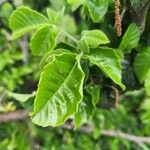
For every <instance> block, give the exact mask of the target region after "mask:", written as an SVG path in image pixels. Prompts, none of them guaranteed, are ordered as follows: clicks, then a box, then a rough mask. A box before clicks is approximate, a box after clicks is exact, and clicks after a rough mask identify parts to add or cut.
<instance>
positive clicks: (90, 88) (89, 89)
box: [86, 84, 101, 106]
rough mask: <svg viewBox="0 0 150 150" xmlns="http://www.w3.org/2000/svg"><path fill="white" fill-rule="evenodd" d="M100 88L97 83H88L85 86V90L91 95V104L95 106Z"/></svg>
mask: <svg viewBox="0 0 150 150" xmlns="http://www.w3.org/2000/svg"><path fill="white" fill-rule="evenodd" d="M100 89H101V87H100V86H98V85H94V84H93V85H92V84H91V85H88V86H87V87H86V91H87V92H88V93H89V94H90V95H91V96H92V104H93V106H96V104H97V102H98V101H99V99H100Z"/></svg>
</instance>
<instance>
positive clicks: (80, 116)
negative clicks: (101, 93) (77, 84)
mask: <svg viewBox="0 0 150 150" xmlns="http://www.w3.org/2000/svg"><path fill="white" fill-rule="evenodd" d="M93 111H94V106H93V104H92V100H91V97H90V95H88V94H87V95H85V94H84V100H83V101H82V102H81V103H80V105H79V108H78V111H77V112H76V113H75V115H74V117H75V118H74V124H75V129H77V128H79V127H81V126H82V125H83V124H84V123H86V122H87V121H88V120H89V119H90V118H91V117H92V115H93Z"/></svg>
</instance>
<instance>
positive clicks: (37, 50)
mask: <svg viewBox="0 0 150 150" xmlns="http://www.w3.org/2000/svg"><path fill="white" fill-rule="evenodd" d="M58 34H59V29H58V28H56V27H51V26H45V27H43V28H40V29H39V30H38V31H37V32H36V33H35V34H34V35H33V37H32V39H31V43H30V47H31V50H32V54H33V55H37V56H42V55H44V54H45V53H46V52H48V51H51V50H52V49H53V48H54V47H55V46H56V39H57V37H58Z"/></svg>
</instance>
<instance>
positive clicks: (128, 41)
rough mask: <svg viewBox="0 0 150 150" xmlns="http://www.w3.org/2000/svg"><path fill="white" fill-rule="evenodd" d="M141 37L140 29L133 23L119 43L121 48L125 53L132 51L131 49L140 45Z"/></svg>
mask: <svg viewBox="0 0 150 150" xmlns="http://www.w3.org/2000/svg"><path fill="white" fill-rule="evenodd" d="M139 39H140V30H139V28H138V26H137V25H136V24H134V23H132V24H131V25H130V26H129V27H128V29H127V31H126V32H125V34H124V36H123V38H122V41H121V43H120V45H119V49H121V50H122V51H123V52H124V53H130V52H131V50H132V49H133V48H135V47H136V46H137V45H138V42H139Z"/></svg>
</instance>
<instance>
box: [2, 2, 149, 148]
mask: <svg viewBox="0 0 150 150" xmlns="http://www.w3.org/2000/svg"><path fill="white" fill-rule="evenodd" d="M143 2H144V3H142V4H141V3H140V1H138V0H136V1H135V0H131V1H130V3H131V5H129V1H123V2H122V4H123V6H124V7H125V8H126V7H127V8H128V9H125V10H126V12H125V14H124V17H123V21H122V36H121V37H118V36H117V34H116V31H115V28H114V23H115V17H114V9H115V3H114V1H113V0H101V1H100V0H95V1H90V0H88V1H86V0H76V1H74V0H68V1H64V0H49V1H48V0H47V1H46V0H43V1H41V0H37V1H35V0H32V1H31V0H30V1H29V0H18V1H17V0H14V1H4V2H0V81H1V82H0V113H1V114H3V113H7V112H13V111H16V110H18V109H21V110H22V109H23V110H26V111H28V112H32V110H33V102H34V98H35V94H36V92H35V91H36V90H37V85H38V81H39V78H40V67H39V62H40V59H41V58H40V57H37V56H35V55H39V56H42V55H43V54H44V53H45V52H47V47H46V46H45V47H44V45H42V39H43V36H42V37H41V36H37V34H41V35H43V33H45V34H44V35H45V36H46V34H48V33H49V30H50V31H52V32H50V33H51V34H50V35H47V36H46V38H47V39H46V40H45V43H46V45H47V46H48V48H49V49H53V48H54V47H55V46H56V43H55V40H53V38H54V37H57V32H58V31H57V29H56V28H52V29H50V28H49V27H48V26H49V25H45V26H44V28H42V29H38V31H40V30H41V32H36V33H33V34H34V38H33V37H32V35H33V34H32V30H31V31H30V33H28V34H26V35H24V36H22V37H21V38H20V39H16V40H12V31H11V29H13V30H18V29H19V27H20V28H22V26H23V24H20V22H19V21H18V22H17V20H18V19H16V20H15V19H12V21H14V22H13V25H10V26H9V18H10V16H11V14H12V13H13V11H14V10H15V9H16V8H17V7H19V6H22V5H25V6H29V7H30V8H32V10H33V9H34V10H37V11H38V12H40V13H41V14H43V15H45V16H46V9H47V8H49V10H47V12H48V14H49V16H48V17H49V19H50V20H51V22H52V23H56V24H57V21H60V23H59V27H60V28H61V29H63V30H64V31H65V32H67V34H69V35H71V37H70V36H68V35H67V36H66V33H65V34H61V35H60V36H59V38H58V39H57V43H59V44H58V45H57V47H58V48H62V47H63V48H64V47H66V49H68V48H69V49H71V50H72V52H74V50H75V48H74V46H73V45H74V39H72V38H75V39H80V40H79V42H78V44H77V47H78V50H81V51H83V53H84V54H85V56H87V57H88V59H89V60H90V61H91V62H92V63H93V64H94V65H93V64H92V63H90V64H89V62H88V61H87V60H84V61H82V62H81V67H82V69H83V71H84V74H85V79H84V85H85V86H84V99H83V101H82V102H81V103H80V105H79V109H78V111H77V113H76V114H75V119H74V122H73V121H72V119H69V120H68V121H67V122H66V124H65V125H63V126H61V127H57V128H52V127H45V128H42V127H39V126H37V125H35V124H33V123H32V122H31V119H30V118H28V119H25V120H23V121H14V122H7V123H1V125H0V149H2V150H6V149H8V150H15V149H17V150H30V149H33V150H51V149H52V150H53V149H54V150H55V149H56V150H57V149H58V150H59V149H62V150H63V149H64V150H66V149H68V150H70V149H81V150H82V149H83V150H86V149H87V150H95V149H97V150H99V149H102V150H105V149H106V150H108V149H111V150H117V149H118V150H119V149H127V150H131V149H133V150H134V149H135V150H148V149H150V145H149V144H144V143H138V144H137V143H134V142H131V141H129V140H125V139H121V138H115V137H108V136H105V135H103V134H102V133H103V130H113V131H115V130H119V131H122V132H125V133H129V134H133V135H136V136H149V135H150V119H149V118H150V102H149V101H150V59H149V57H150V48H149V38H150V32H149V31H150V28H149V21H150V12H149V11H148V9H147V11H146V14H144V11H142V10H146V7H144V6H145V5H144V4H147V2H148V1H143ZM64 6H65V12H64V16H63V18H62V19H61V18H59V17H61V15H58V18H57V17H56V18H51V14H54V13H55V12H53V11H51V9H53V10H56V11H57V12H58V11H60V14H62V13H63V11H64V10H63V9H62V8H63V7H64ZM147 6H148V5H147ZM124 7H123V8H122V10H123V9H124ZM20 8H21V7H20ZM137 8H138V9H137ZM148 8H149V7H148ZM23 11H26V10H23ZM130 11H131V12H132V14H131V17H129V12H130ZM133 12H134V13H133ZM27 13H28V12H25V14H27ZM137 13H139V14H141V15H139V16H141V18H139V19H138V22H137V21H136V20H135V18H137V17H138V16H136V15H137ZM29 15H30V14H29ZM53 16H55V14H54V15H53ZM145 16H146V19H145V20H144V17H145ZM34 17H35V16H34ZM31 20H32V21H34V22H36V23H37V22H38V21H40V20H39V18H38V16H37V18H36V19H33V18H31ZM43 20H44V22H45V24H46V23H47V19H45V18H44V17H43ZM43 20H42V21H41V22H43ZM133 22H134V23H136V24H137V25H138V26H137V25H135V24H134V23H133ZM31 25H32V24H31ZM144 27H145V30H144V31H143V28H144ZM10 28H11V29H10ZM93 29H94V31H91V30H93ZM139 29H140V30H139ZM83 30H84V32H83ZM89 30H90V31H89ZM97 30H98V31H97ZM99 30H101V31H99ZM96 31H97V32H96ZM19 32H20V31H19ZM19 32H18V33H17V32H16V33H15V34H14V32H13V36H14V38H17V37H19V36H20V35H21V34H22V35H23V33H21V32H20V33H19ZM22 32H24V33H25V30H23V31H22ZM105 34H106V35H105ZM31 37H32V38H31ZM52 37H53V38H52ZM35 39H36V40H35ZM102 39H103V40H102ZM37 40H38V41H40V42H41V43H40V42H37ZM29 41H31V43H30V45H29ZM49 41H51V42H49ZM61 41H63V43H62V42H61ZM66 43H69V44H66ZM99 44H100V45H101V46H100V47H99V48H97V49H96V48H92V50H91V47H98V45H99ZM105 44H106V45H105ZM106 46H107V47H106ZM41 48H42V49H43V51H40V49H41ZM112 49H113V51H115V54H114V52H112ZM106 51H107V52H106ZM89 52H91V53H90V55H88V54H89ZM95 53H96V54H97V53H99V54H100V55H101V56H103V57H104V58H103V61H104V62H106V63H107V61H106V56H107V57H108V56H109V58H111V59H110V62H109V64H115V65H116V66H119V65H118V62H117V61H118V58H120V59H121V60H122V62H121V66H122V82H121V81H120V79H118V76H119V74H120V75H121V72H119V71H120V70H119V71H118V70H115V68H114V67H113V66H112V67H111V66H110V65H108V66H107V65H106V67H105V68H106V70H104V69H103V66H101V64H100V63H98V61H97V60H95V59H94V55H96V54H95ZM116 54H117V55H116ZM67 55H68V54H67V53H66V54H64V55H63V56H58V58H57V60H59V59H66V58H67ZM69 57H70V58H73V59H71V62H72V64H73V63H74V62H75V61H76V60H77V61H79V59H80V58H77V59H75V58H74V55H73V54H72V55H69ZM49 61H50V60H49ZM67 61H68V62H70V60H68V59H66V64H67ZM68 64H69V65H71V64H70V63H68ZM43 66H45V61H44V59H43V61H42V62H41V68H42V67H43ZM98 67H99V68H101V70H100V69H99V68H98ZM119 67H120V66H119ZM119 67H118V68H119ZM53 69H55V67H54V68H53ZM108 70H109V71H111V72H113V73H112V75H110V74H109V71H108ZM77 71H78V74H80V76H78V77H79V78H78V79H80V80H82V72H81V70H80V67H78V68H77ZM103 72H104V73H103ZM108 76H109V77H110V78H108ZM120 78H121V76H120ZM68 84H70V82H68ZM117 84H118V85H117ZM123 84H124V85H125V87H126V90H125V91H123V89H124V85H123ZM121 88H122V89H121ZM118 94H119V106H118V109H116V108H115V107H116V105H118V103H117V104H115V100H116V97H117V96H118ZM41 95H42V94H41ZM76 96H77V95H76ZM77 97H80V95H78V96H77ZM79 99H80V98H79ZM79 101H80V100H79ZM73 109H75V108H73ZM73 109H71V111H74V110H73ZM35 111H36V110H34V113H35ZM51 117H52V116H51ZM54 119H55V118H54ZM33 121H34V119H33ZM34 122H36V121H34ZM38 124H39V123H38ZM73 124H75V128H76V130H75V131H74V130H73V129H72V126H73ZM91 129H92V130H91Z"/></svg>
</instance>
